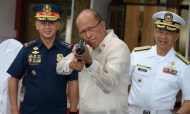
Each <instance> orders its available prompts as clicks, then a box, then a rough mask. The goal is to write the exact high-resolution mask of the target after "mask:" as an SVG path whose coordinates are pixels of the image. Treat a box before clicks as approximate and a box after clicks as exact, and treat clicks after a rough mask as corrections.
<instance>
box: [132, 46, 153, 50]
mask: <svg viewBox="0 0 190 114" xmlns="http://www.w3.org/2000/svg"><path fill="white" fill-rule="evenodd" d="M150 48H151V46H142V47H135V48H134V51H142V50H149V49H150Z"/></svg>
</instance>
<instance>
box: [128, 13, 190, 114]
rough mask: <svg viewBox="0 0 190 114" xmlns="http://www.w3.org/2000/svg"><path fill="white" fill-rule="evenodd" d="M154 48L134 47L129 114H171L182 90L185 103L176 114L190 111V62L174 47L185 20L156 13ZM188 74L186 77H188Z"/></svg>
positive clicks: (173, 14) (175, 15)
mask: <svg viewBox="0 0 190 114" xmlns="http://www.w3.org/2000/svg"><path fill="white" fill-rule="evenodd" d="M152 18H153V19H154V24H155V28H154V38H155V42H156V45H155V46H152V47H151V46H144V47H139V48H135V49H134V50H133V52H132V53H131V67H130V77H131V82H130V83H131V88H130V92H129V97H128V102H129V113H130V114H172V111H171V110H173V108H174V105H175V101H176V95H177V93H178V92H179V90H181V91H182V95H183V98H184V102H183V104H182V106H181V108H180V109H179V110H178V111H177V113H176V114H187V113H188V112H189V111H190V89H189V87H190V75H189V74H187V73H186V71H187V66H188V64H189V61H188V60H186V59H185V58H184V57H183V56H182V55H180V54H179V53H177V52H175V51H174V49H173V45H174V44H175V43H176V40H177V39H178V37H179V32H180V26H183V25H185V21H184V20H183V19H182V18H181V17H180V16H178V15H177V14H175V13H172V12H168V11H161V12H157V13H155V14H154V15H153V16H152ZM185 73H186V74H185Z"/></svg>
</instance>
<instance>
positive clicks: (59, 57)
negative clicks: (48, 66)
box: [56, 53, 63, 62]
mask: <svg viewBox="0 0 190 114" xmlns="http://www.w3.org/2000/svg"><path fill="white" fill-rule="evenodd" d="M62 58H63V54H61V53H58V54H57V58H56V60H57V62H59V61H61V60H62Z"/></svg>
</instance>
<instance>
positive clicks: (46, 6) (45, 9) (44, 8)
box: [43, 4, 51, 13]
mask: <svg viewBox="0 0 190 114" xmlns="http://www.w3.org/2000/svg"><path fill="white" fill-rule="evenodd" d="M43 11H44V12H46V13H49V12H51V7H50V5H48V4H46V5H45V6H44V7H43Z"/></svg>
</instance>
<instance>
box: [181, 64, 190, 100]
mask: <svg viewBox="0 0 190 114" xmlns="http://www.w3.org/2000/svg"><path fill="white" fill-rule="evenodd" d="M182 82H183V86H182V93H183V99H184V100H190V65H188V67H187V69H186V70H184V77H183V79H182Z"/></svg>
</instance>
